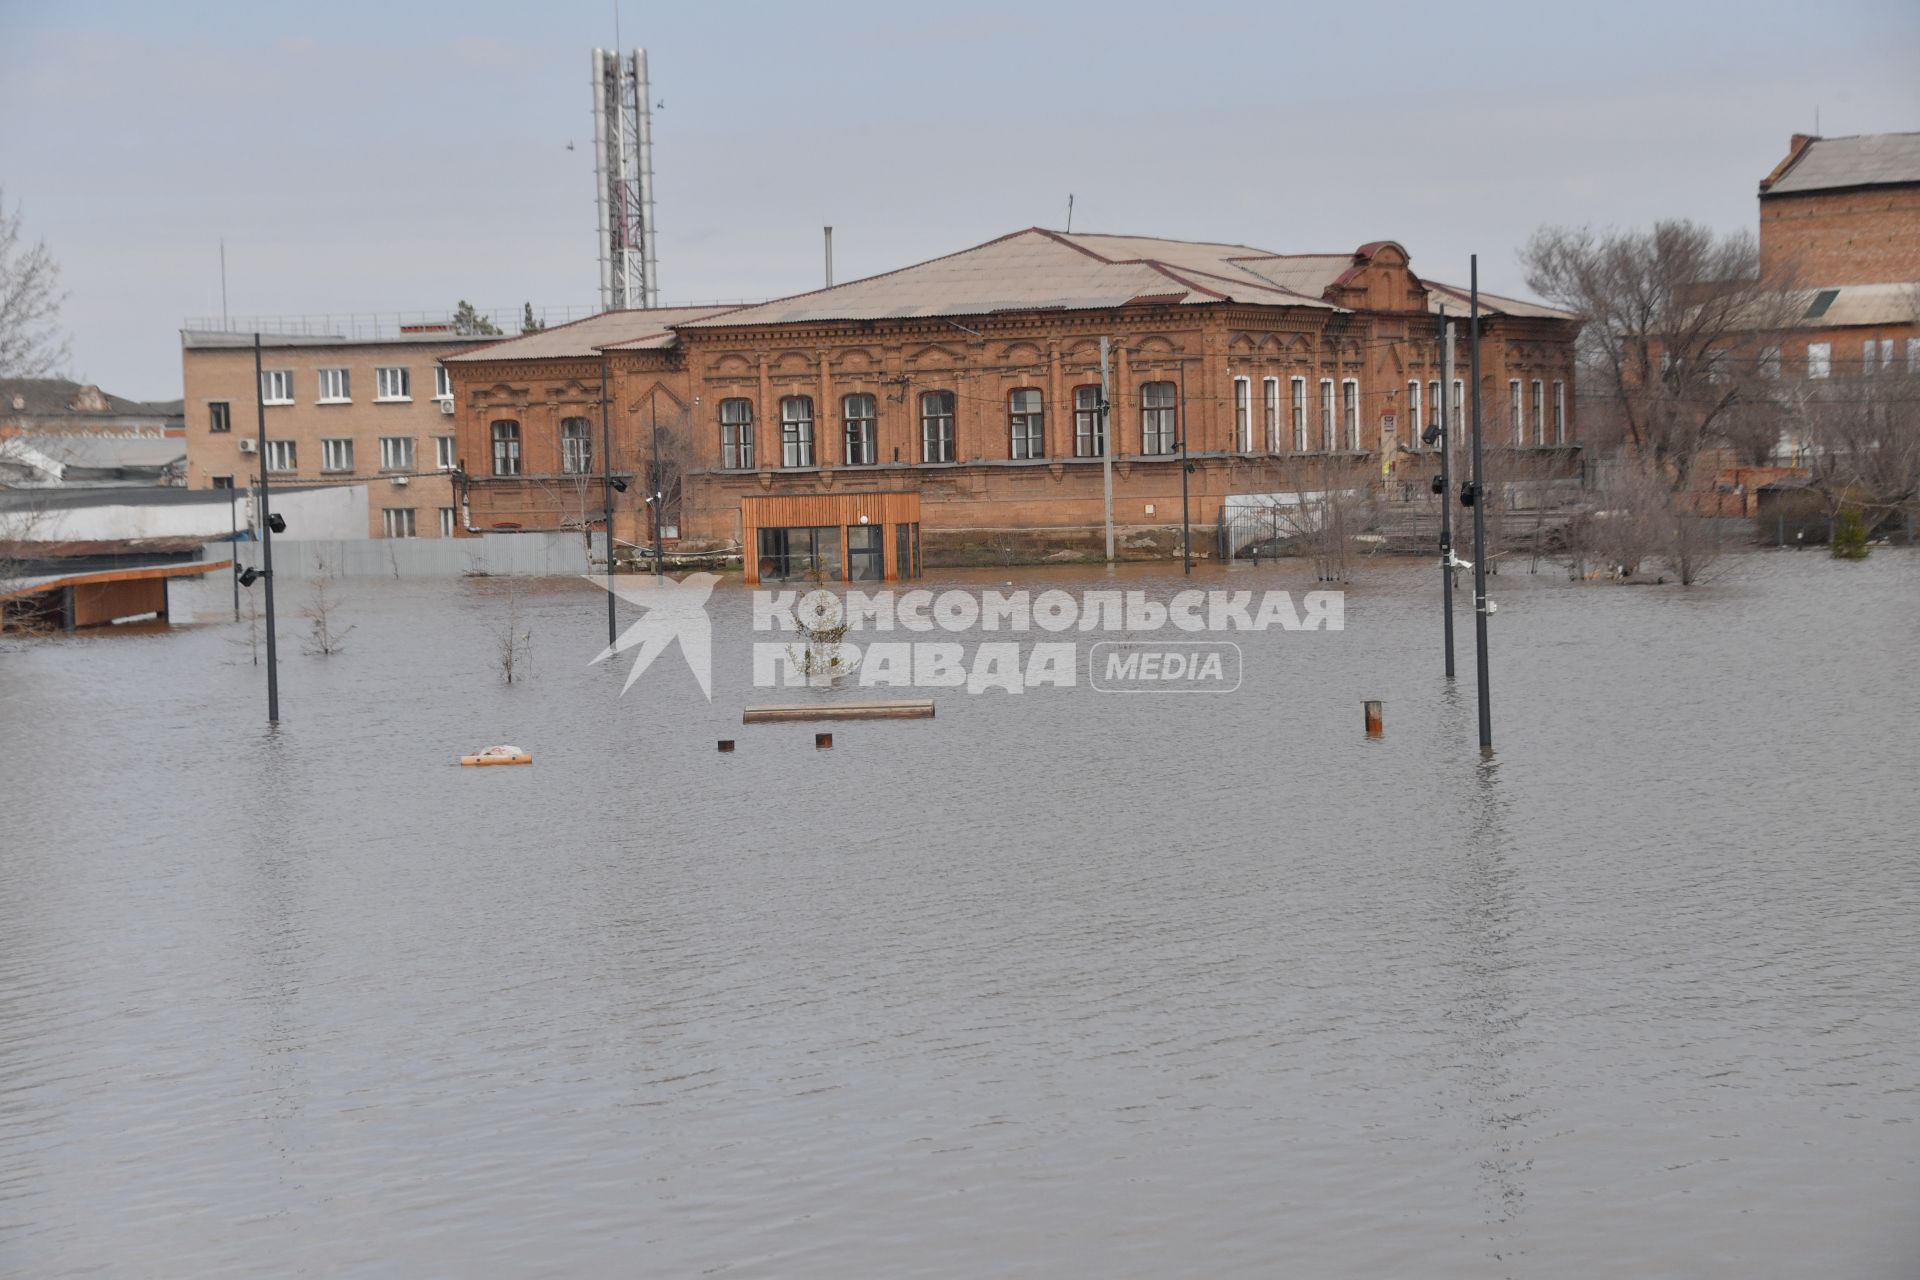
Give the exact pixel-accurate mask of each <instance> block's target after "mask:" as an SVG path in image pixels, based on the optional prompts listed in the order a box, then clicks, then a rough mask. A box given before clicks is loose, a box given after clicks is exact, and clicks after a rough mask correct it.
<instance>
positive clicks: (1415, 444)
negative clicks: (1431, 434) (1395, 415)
mask: <svg viewBox="0 0 1920 1280" xmlns="http://www.w3.org/2000/svg"><path fill="white" fill-rule="evenodd" d="M1407 447H1408V448H1409V449H1418V448H1419V447H1420V384H1419V383H1418V382H1409V383H1408V384H1407Z"/></svg>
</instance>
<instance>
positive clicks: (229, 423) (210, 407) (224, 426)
mask: <svg viewBox="0 0 1920 1280" xmlns="http://www.w3.org/2000/svg"><path fill="white" fill-rule="evenodd" d="M207 430H208V432H210V433H211V434H213V435H217V436H224V435H228V434H231V433H232V431H233V403H232V402H231V401H228V400H209V401H207Z"/></svg>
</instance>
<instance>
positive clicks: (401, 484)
mask: <svg viewBox="0 0 1920 1280" xmlns="http://www.w3.org/2000/svg"><path fill="white" fill-rule="evenodd" d="M393 484H394V487H395V488H396V489H404V488H406V487H407V478H406V477H405V476H395V477H394V478H393Z"/></svg>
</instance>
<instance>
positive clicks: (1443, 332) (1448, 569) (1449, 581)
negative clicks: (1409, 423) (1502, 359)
mask: <svg viewBox="0 0 1920 1280" xmlns="http://www.w3.org/2000/svg"><path fill="white" fill-rule="evenodd" d="M1452 399H1453V329H1452V327H1451V326H1449V325H1448V324H1447V309H1446V308H1445V307H1442V308H1440V403H1439V404H1438V405H1436V406H1434V408H1435V411H1436V412H1437V413H1439V415H1440V419H1439V421H1440V617H1441V632H1442V635H1443V637H1444V640H1445V643H1446V650H1447V679H1449V680H1451V679H1453V436H1452V432H1453V431H1454V430H1455V429H1456V424H1455V423H1453V422H1452V420H1451V417H1452V415H1450V414H1449V413H1448V412H1447V403H1448V401H1450V400H1452Z"/></svg>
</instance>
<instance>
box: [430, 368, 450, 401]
mask: <svg viewBox="0 0 1920 1280" xmlns="http://www.w3.org/2000/svg"><path fill="white" fill-rule="evenodd" d="M433 398H434V399H435V400H451V399H453V370H451V369H449V368H447V366H445V365H443V364H437V365H435V366H433Z"/></svg>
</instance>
